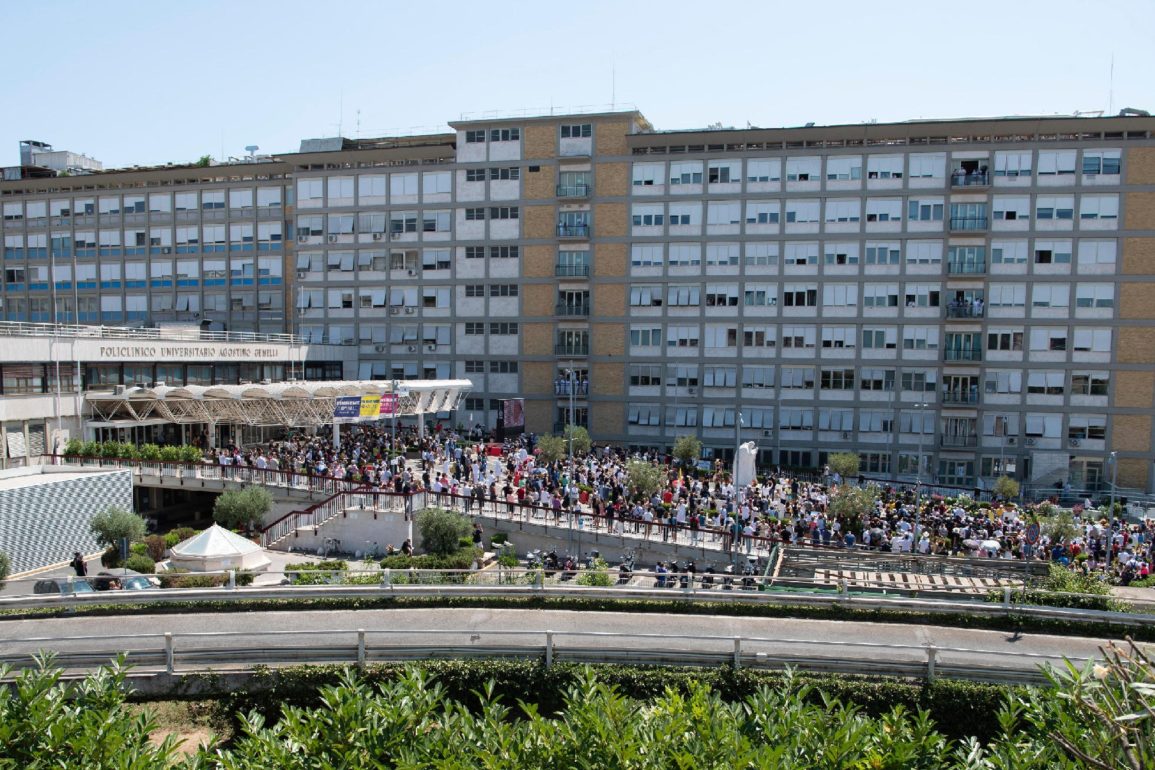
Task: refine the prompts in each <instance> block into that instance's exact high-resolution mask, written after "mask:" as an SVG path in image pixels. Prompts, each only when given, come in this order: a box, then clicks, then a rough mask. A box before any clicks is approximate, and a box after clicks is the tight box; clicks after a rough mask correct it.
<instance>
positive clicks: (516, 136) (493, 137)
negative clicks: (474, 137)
mask: <svg viewBox="0 0 1155 770" xmlns="http://www.w3.org/2000/svg"><path fill="white" fill-rule="evenodd" d="M489 141H491V142H518V141H521V129H520V128H494V129H491V130H490V132H489Z"/></svg>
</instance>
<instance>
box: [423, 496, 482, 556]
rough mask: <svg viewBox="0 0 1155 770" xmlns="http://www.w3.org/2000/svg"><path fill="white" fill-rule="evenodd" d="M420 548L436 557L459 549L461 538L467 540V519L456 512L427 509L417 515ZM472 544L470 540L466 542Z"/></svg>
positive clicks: (468, 530) (468, 529)
mask: <svg viewBox="0 0 1155 770" xmlns="http://www.w3.org/2000/svg"><path fill="white" fill-rule="evenodd" d="M417 529H418V530H419V531H420V532H421V547H422V548H423V549H424V550H426V551H428V552H430V553H433V554H436V555H438V556H448V555H449V554H451V553H454V552H455V551H457V550H458V549H459V548H460V542H461V539H462V538H467V539H468V538H469V537H470V531H471V529H472V528H471V527H470V524H469V519H468V518H467V517H466V516H464V515H462V514H460V513H457V512H456V511H447V510H444V509H442V508H429V509H428V510H424V511H422V512H421V513H419V514H417ZM468 542H470V543H472V540H468Z"/></svg>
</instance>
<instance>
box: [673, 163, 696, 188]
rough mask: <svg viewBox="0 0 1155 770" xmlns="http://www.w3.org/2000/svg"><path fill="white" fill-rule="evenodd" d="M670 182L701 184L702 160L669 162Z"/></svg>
mask: <svg viewBox="0 0 1155 770" xmlns="http://www.w3.org/2000/svg"><path fill="white" fill-rule="evenodd" d="M670 184H671V185H682V184H702V162H701V161H700V160H693V161H682V162H679V163H671V164H670Z"/></svg>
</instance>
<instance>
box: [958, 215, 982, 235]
mask: <svg viewBox="0 0 1155 770" xmlns="http://www.w3.org/2000/svg"><path fill="white" fill-rule="evenodd" d="M988 226H989V224H988V220H987V218H986V217H951V218H950V229H951V230H955V231H964V232H965V231H968V230H986V229H987V227H988Z"/></svg>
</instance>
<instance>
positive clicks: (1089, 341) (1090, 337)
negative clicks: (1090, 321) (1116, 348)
mask: <svg viewBox="0 0 1155 770" xmlns="http://www.w3.org/2000/svg"><path fill="white" fill-rule="evenodd" d="M1074 343H1075V351H1076V352H1079V353H1110V352H1111V330H1110V329H1084V328H1076V329H1075V339H1074Z"/></svg>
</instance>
